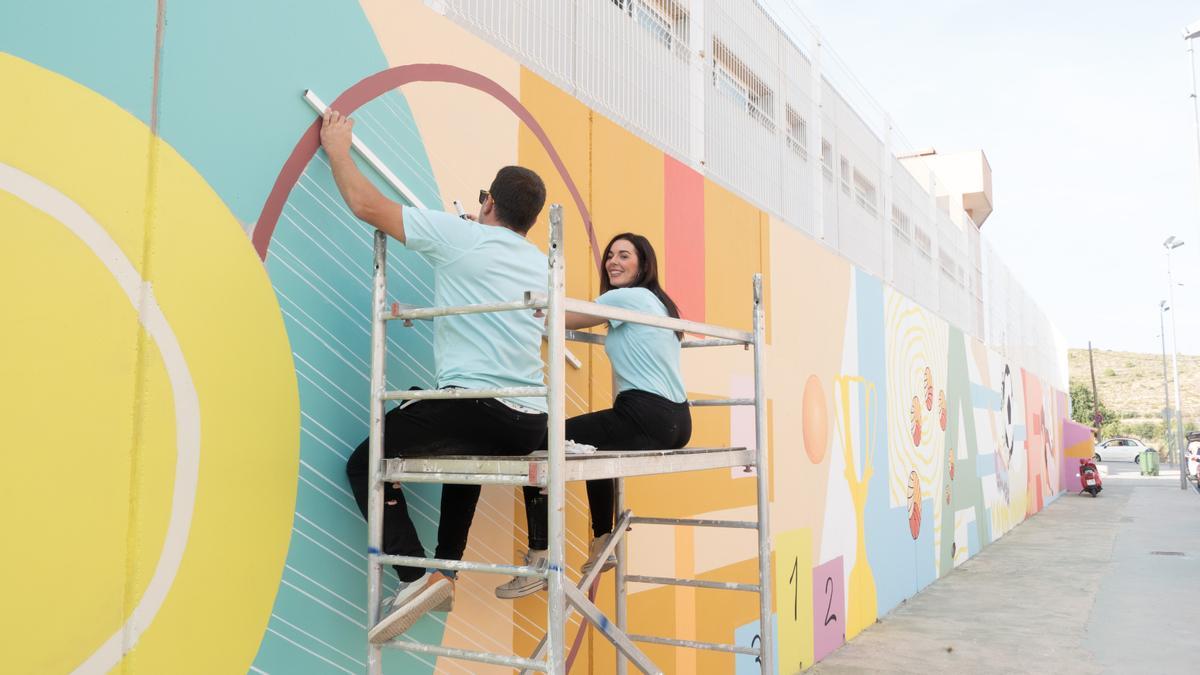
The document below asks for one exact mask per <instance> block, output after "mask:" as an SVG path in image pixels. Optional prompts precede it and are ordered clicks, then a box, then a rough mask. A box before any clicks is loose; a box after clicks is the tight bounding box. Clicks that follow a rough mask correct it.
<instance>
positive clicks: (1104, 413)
mask: <svg viewBox="0 0 1200 675" xmlns="http://www.w3.org/2000/svg"><path fill="white" fill-rule="evenodd" d="M1092 400H1093V399H1092V390H1091V389H1090V388H1089V387H1088V386H1087V385H1085V384H1081V383H1078V382H1076V383H1074V384H1072V385H1071V419H1073V420H1075V421H1076V422H1079V423H1080V424H1086V425H1087V426H1089V427H1090V426H1092V425H1093V421H1092V413H1093V408H1092ZM1098 411H1099V413H1100V419H1101V421H1100V437H1101V438H1110V437H1112V436H1119V435H1120V434H1121V420H1120V418H1119V416H1118V415H1117V414H1116V413H1114V412H1113V411H1111V410H1109V409H1108V406H1106V405H1104V401H1100V405H1099V408H1098Z"/></svg>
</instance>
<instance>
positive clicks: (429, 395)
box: [382, 387, 546, 401]
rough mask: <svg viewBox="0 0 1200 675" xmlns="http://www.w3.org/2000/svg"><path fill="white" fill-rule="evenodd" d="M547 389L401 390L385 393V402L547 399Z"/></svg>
mask: <svg viewBox="0 0 1200 675" xmlns="http://www.w3.org/2000/svg"><path fill="white" fill-rule="evenodd" d="M545 396H546V387H496V388H494V389H457V388H450V389H400V390H396V391H385V392H383V397H382V398H383V400H385V401H424V400H428V399H446V398H521V397H541V398H545Z"/></svg>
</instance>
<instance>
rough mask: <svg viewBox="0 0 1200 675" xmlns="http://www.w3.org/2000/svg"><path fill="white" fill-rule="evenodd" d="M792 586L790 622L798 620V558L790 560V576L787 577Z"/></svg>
mask: <svg viewBox="0 0 1200 675" xmlns="http://www.w3.org/2000/svg"><path fill="white" fill-rule="evenodd" d="M788 583H789V584H792V620H793V621H798V620H799V619H800V557H799V556H797V557H795V558H792V576H790V577H788Z"/></svg>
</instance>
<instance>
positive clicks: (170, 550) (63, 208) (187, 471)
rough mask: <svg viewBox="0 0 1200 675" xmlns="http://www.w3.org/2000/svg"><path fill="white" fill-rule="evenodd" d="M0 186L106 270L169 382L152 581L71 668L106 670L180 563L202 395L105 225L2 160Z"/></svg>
mask: <svg viewBox="0 0 1200 675" xmlns="http://www.w3.org/2000/svg"><path fill="white" fill-rule="evenodd" d="M0 189H3V190H5V191H7V192H9V193H11V194H12V195H14V196H16V197H17V198H18V199H20V200H22V201H24V202H26V203H27V204H29V205H30V206H32V207H34V208H35V209H38V210H39V211H41V212H43V213H45V214H46V215H48V216H50V217H51V218H54V219H55V220H57V221H58V222H60V223H62V224H63V225H65V226H66V227H67V229H69V230H71V232H72V233H74V234H75V236H77V237H79V238H80V239H81V240H83V243H84V244H86V245H87V247H88V248H90V249H91V250H92V253H94V254H95V255H96V257H97V258H99V259H100V261H101V262H102V263H103V264H104V266H105V267H106V268H108V271H109V273H110V274H112V276H113V278H114V279H115V280H116V281H117V284H118V285H119V286H120V287H121V290H123V291H124V292H125V295H126V296H127V297H128V298H129V302H130V304H132V305H133V308H134V310H135V311H136V312H137V313H138V321H139V322H140V323H141V324H142V326H143V328H145V330H146V334H147V335H149V336H150V338H151V339H152V340H154V343H155V345H156V346H157V347H158V351H159V353H160V354H161V355H162V359H163V365H164V366H165V368H166V371H167V377H168V379H169V380H170V382H171V391H172V393H173V398H174V403H175V452H176V455H175V457H176V459H175V485H174V488H173V490H172V494H171V515H170V518H169V520H168V521H167V533H166V537H165V539H164V541H163V547H162V552H161V553H160V554H159V557H158V563H157V564H156V565H155V567H154V574H153V576H152V577H151V578H150V583H149V585H148V586H147V587H146V591H145V593H143V594H142V597H141V599H140V600H139V601H138V603H137V605H136V606H135V607H134V608H133V611H132V612H131V613H130V615H129V618H128V619H126V620H125V623H124V624H122V625H121V628H120V629H118V630H117V632H116V633H113V634H112V635H111V636H109V638H108V639H107V640H105V641H104V643H103V644H101V645H100V647H99V648H97V649H96V651H95V652H93V653H92V655H91V656H89V657H88V658H87V659H86V660H85V661H84V662H83V663H81V664H80V665H79V666H77V667H76V668H75V670H74V672H76V673H107V672H108V671H110V670H112V669H113V668H114V667H115V666H116V665H117V664H118V663H120V662H121V659H122V658H124V656H125V654H127V653H128V652H129V650H131V649H133V648H134V646H135V645H136V644H137V642H138V638H140V637H141V635H142V633H143V632H144V631H145V630H146V629H147V628H148V627H149V626H150V624H151V623H153V621H154V617H155V616H156V615H157V614H158V610H159V609H160V608H161V607H162V605H163V602H164V601H165V600H166V598H167V593H168V592H170V590H171V585H172V584H173V583H174V582H175V575H176V574H177V573H178V571H179V565H180V563H181V562H183V553H184V550H185V549H186V548H187V540H188V531H189V530H190V529H191V525H192V514H193V511H194V509H195V506H196V484H197V482H198V481H199V477H200V399H199V396H198V395H197V394H196V387H195V384H194V383H193V382H192V376H191V372H190V371H189V370H188V367H187V360H186V359H185V358H184V355H183V349H182V348H181V347H180V346H179V341H178V340H177V339H176V338H175V333H174V331H172V330H171V325H170V323H169V322H168V321H167V317H166V316H165V315H164V314H163V312H162V309H161V308H160V307H159V306H158V301H157V300H156V299H155V298H154V289H153V288H152V287H151V285H150V282H148V281H145V280H143V279H142V278H141V275H140V274H138V271H137V269H136V268H135V267H134V266H133V263H131V262H130V261H129V259H128V258H127V257H126V256H125V253H124V252H123V251H122V250H121V248H120V247H119V246H117V243H116V242H115V241H113V239H112V237H110V236H109V234H108V232H107V231H106V230H105V229H104V227H103V226H102V225H101V224H100V223H98V222H96V220H95V219H94V218H92V217H91V215H89V214H88V213H87V211H85V210H84V209H83V208H82V207H80V206H79V205H78V204H76V203H75V202H74V201H72V200H71V199H70V198H69V197H67V196H66V195H64V194H63V193H61V192H59V191H58V190H56V189H55V188H53V187H51V186H49V185H47V184H45V183H43V182H41V181H40V180H38V179H37V178H34V177H33V176H30V175H29V174H27V173H24V172H23V171H21V170H19V169H16V168H14V167H11V166H9V165H7V164H4V163H0Z"/></svg>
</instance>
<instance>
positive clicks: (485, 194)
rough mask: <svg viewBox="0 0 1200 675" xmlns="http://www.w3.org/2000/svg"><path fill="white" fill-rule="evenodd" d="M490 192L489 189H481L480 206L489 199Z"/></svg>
mask: <svg viewBox="0 0 1200 675" xmlns="http://www.w3.org/2000/svg"><path fill="white" fill-rule="evenodd" d="M490 194H491V193H489V192H488V191H487V190H480V191H479V205H480V206H483V203H484V202H486V201H487V198H488V196H489V195H490Z"/></svg>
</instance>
